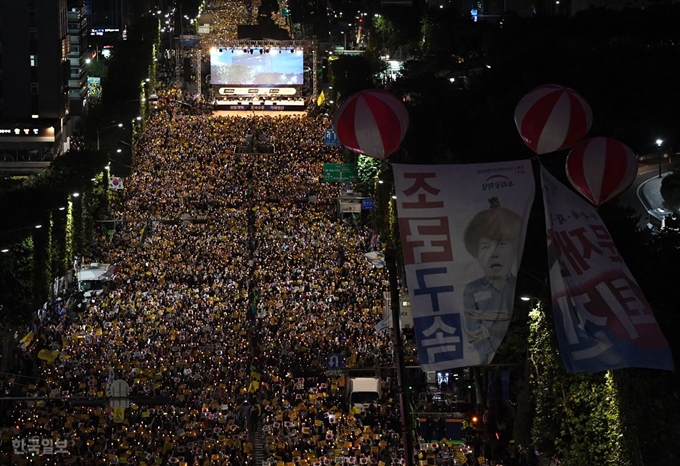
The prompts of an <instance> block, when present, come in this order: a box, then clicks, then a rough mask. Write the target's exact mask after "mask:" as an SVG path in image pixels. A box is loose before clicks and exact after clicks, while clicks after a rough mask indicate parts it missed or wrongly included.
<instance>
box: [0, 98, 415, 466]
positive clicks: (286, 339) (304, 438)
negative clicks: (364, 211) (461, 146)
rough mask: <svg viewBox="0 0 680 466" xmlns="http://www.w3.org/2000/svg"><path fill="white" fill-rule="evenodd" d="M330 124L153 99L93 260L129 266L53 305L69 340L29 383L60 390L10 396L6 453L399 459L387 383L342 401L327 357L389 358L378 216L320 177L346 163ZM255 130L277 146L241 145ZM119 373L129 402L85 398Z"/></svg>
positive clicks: (177, 459)
mask: <svg viewBox="0 0 680 466" xmlns="http://www.w3.org/2000/svg"><path fill="white" fill-rule="evenodd" d="M160 101H163V96H162V95H161V96H160ZM328 125H329V122H328V121H327V120H326V119H323V118H311V117H306V116H300V117H295V116H287V117H263V116H252V115H251V116H244V117H212V116H209V115H206V114H201V112H187V111H186V107H184V106H174V107H165V106H163V105H161V106H160V107H159V108H158V110H157V111H155V112H153V113H152V115H151V116H150V118H149V120H148V122H147V125H146V129H145V132H144V135H143V137H142V138H141V140H140V141H139V143H138V146H137V150H136V155H135V157H136V158H135V162H134V164H135V170H134V172H133V174H132V175H131V176H130V177H129V178H128V179H127V180H126V188H125V190H124V191H123V192H122V193H115V194H114V196H116V199H114V202H113V206H112V209H113V212H112V216H113V217H114V218H116V219H117V220H118V224H117V227H116V231H115V233H114V234H113V235H106V234H102V235H101V237H100V238H99V245H100V250H102V251H104V252H103V257H96V258H90V259H91V260H99V261H105V262H110V263H114V264H116V266H117V270H118V273H117V275H116V277H115V279H114V281H113V282H112V283H111V286H110V287H108V288H107V290H106V291H105V292H104V293H102V294H101V295H99V296H94V297H92V298H91V299H87V300H86V301H85V303H84V304H83V305H81V307H80V308H77V307H73V306H70V304H71V303H70V301H73V299H74V298H71V300H70V301H69V300H66V299H64V300H62V301H58V302H56V303H55V305H53V306H51V308H50V309H49V310H48V312H47V313H46V315H45V317H44V319H43V325H42V326H41V329H40V331H39V336H38V338H39V341H40V345H42V347H44V348H49V349H51V350H53V351H56V352H57V353H56V354H58V356H57V357H56V358H55V360H54V361H53V362H51V363H50V362H43V363H42V366H41V370H40V377H39V378H37V379H35V380H32V381H30V382H26V383H24V384H23V387H21V390H22V392H23V393H24V394H25V396H27V397H34V396H48V397H53V398H54V400H53V401H49V402H47V403H46V402H42V401H40V402H30V401H28V402H25V403H17V404H14V405H13V406H12V407H11V409H10V410H9V411H8V413H7V414H8V416H9V417H8V418H7V419H8V420H10V421H11V423H8V425H9V426H11V427H6V428H4V430H3V434H2V435H3V437H2V439H3V443H2V453H3V454H4V455H5V458H6V459H7V458H11V462H12V463H14V464H24V463H26V464H27V462H28V461H31V462H32V463H33V464H82V465H96V464H110V463H116V462H118V463H127V464H138V465H142V464H147V465H150V464H173V463H178V464H187V465H198V464H200V465H203V464H230V465H239V466H243V465H245V464H252V463H253V461H257V462H258V466H259V464H260V463H259V462H261V461H265V462H267V463H268V464H278V465H282V464H286V465H290V466H292V465H293V464H295V465H296V466H297V465H300V466H304V465H309V466H312V465H316V466H320V465H321V464H328V463H330V462H337V463H339V462H348V463H365V464H368V463H376V464H377V463H379V462H381V463H384V464H390V463H399V462H400V461H401V460H402V457H403V452H402V451H401V436H400V427H399V422H398V407H397V404H396V403H397V401H396V396H395V391H396V388H395V387H394V383H390V381H389V380H387V381H386V382H385V383H384V387H383V388H384V392H383V399H382V400H381V402H380V403H379V404H376V405H375V406H374V407H372V408H371V409H369V410H368V411H366V412H363V413H362V412H358V411H357V410H352V409H351V408H350V407H348V406H347V403H346V401H345V399H344V390H343V386H344V379H343V378H341V377H336V376H326V373H325V371H324V360H325V358H326V357H327V355H328V354H330V353H339V354H341V355H342V356H343V358H344V359H345V360H346V361H347V364H348V365H354V366H358V367H362V366H367V365H374V364H377V365H389V364H392V351H391V343H390V341H389V336H388V335H386V334H378V333H376V329H375V326H376V324H377V323H378V322H379V321H380V319H381V317H382V296H383V291H384V290H386V289H387V283H386V275H385V272H384V269H378V268H374V267H373V266H372V265H371V264H370V263H369V261H367V260H366V259H365V258H364V256H363V255H364V253H365V252H367V251H369V250H370V248H371V244H370V243H371V235H372V232H371V230H370V228H369V227H368V226H366V225H364V224H362V223H361V222H358V223H356V222H348V221H346V219H343V218H342V217H340V216H339V215H338V214H337V212H336V196H337V194H338V192H337V191H338V185H334V184H331V183H322V182H320V176H321V174H322V167H323V163H324V162H334V161H338V160H337V157H338V152H337V150H336V149H330V148H326V147H324V145H323V131H324V129H326V128H327V127H328ZM249 137H252V138H255V139H257V140H266V141H270V142H271V143H272V145H273V146H274V147H275V148H276V149H275V150H276V152H275V153H273V154H263V153H256V154H253V153H251V154H237V153H235V152H234V147H235V146H236V145H237V144H239V142H240V141H241V140H243V139H244V138H249ZM114 379H115V380H117V379H122V380H125V381H126V382H127V383H128V384H129V386H130V406H129V407H128V408H125V409H124V410H123V412H121V410H117V409H113V408H112V407H109V406H102V405H92V404H91V403H88V402H87V400H88V399H90V398H89V397H103V396H105V395H106V394H107V391H110V389H111V384H112V381H113V380H114ZM24 382H25V381H24ZM17 383H19V381H17ZM78 400H80V401H78ZM83 400H85V401H83ZM88 404H90V405H89V406H88ZM36 442H37V443H36ZM36 445H37V446H36ZM57 446H58V447H60V450H59V451H60V453H58V454H57V453H55V451H56V450H55V449H56V447H57Z"/></svg>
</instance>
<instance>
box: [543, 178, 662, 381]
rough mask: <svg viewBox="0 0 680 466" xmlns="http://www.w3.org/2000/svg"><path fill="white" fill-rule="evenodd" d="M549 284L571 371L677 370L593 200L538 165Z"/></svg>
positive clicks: (562, 350)
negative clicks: (567, 185)
mask: <svg viewBox="0 0 680 466" xmlns="http://www.w3.org/2000/svg"><path fill="white" fill-rule="evenodd" d="M541 184H542V186H543V188H542V189H543V201H544V202H543V203H544V206H545V218H546V232H547V240H548V261H549V267H550V290H551V294H552V305H553V311H554V315H555V326H556V329H557V339H558V343H559V347H560V352H561V353H562V359H563V360H564V365H565V366H566V368H567V370H568V371H570V372H600V371H605V370H610V369H620V368H624V367H645V368H650V369H666V370H673V358H672V356H671V352H670V349H669V347H668V342H667V341H666V339H665V338H664V336H663V333H661V329H660V328H659V325H658V324H657V322H656V319H655V318H654V314H653V313H652V310H651V307H650V306H649V303H648V302H647V300H646V299H645V297H644V295H643V294H642V291H641V290H640V287H639V286H638V284H637V282H636V281H635V279H634V278H633V275H632V274H631V273H630V270H629V269H628V267H627V266H626V264H625V263H624V262H623V259H622V258H621V256H620V255H619V251H618V250H617V249H616V246H615V245H614V242H613V241H612V238H611V236H610V235H609V231H608V230H607V227H606V226H605V225H604V223H603V222H602V219H601V218H600V216H599V215H598V213H597V211H596V210H595V208H593V207H592V206H591V205H590V204H589V203H587V202H586V201H584V200H583V199H581V198H580V197H579V196H578V195H577V194H576V193H574V192H573V191H571V190H570V189H569V188H567V187H566V186H564V185H563V184H562V183H560V182H559V181H558V180H557V179H555V178H554V177H553V176H552V175H551V174H550V173H549V172H548V171H547V170H545V168H541Z"/></svg>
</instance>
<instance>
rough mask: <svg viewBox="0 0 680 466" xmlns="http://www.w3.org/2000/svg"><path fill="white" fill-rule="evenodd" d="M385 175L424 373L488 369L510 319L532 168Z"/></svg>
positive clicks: (521, 164) (490, 166)
mask: <svg viewBox="0 0 680 466" xmlns="http://www.w3.org/2000/svg"><path fill="white" fill-rule="evenodd" d="M392 169H393V171H394V179H395V188H396V196H397V200H396V202H397V212H398V214H399V229H400V233H401V245H402V250H403V255H404V264H405V267H406V280H407V284H408V289H409V296H410V298H411V310H412V313H413V323H414V331H415V336H416V342H417V344H418V357H419V360H420V365H421V367H422V370H423V371H435V370H442V369H450V368H455V367H463V366H473V365H481V364H488V363H490V362H491V361H492V359H493V357H494V355H495V353H496V351H497V350H498V346H499V345H500V343H501V341H502V340H503V338H504V337H505V334H506V332H507V330H508V326H509V325H510V319H511V318H512V309H513V306H514V297H515V284H516V276H517V269H518V267H519V263H520V262H521V259H522V252H523V250H524V238H525V236H526V226H527V221H528V218H529V212H530V210H531V205H532V203H533V200H534V191H535V181H534V176H533V171H532V168H531V161H529V160H519V161H514V162H498V163H487V164H471V165H401V164H394V165H392Z"/></svg>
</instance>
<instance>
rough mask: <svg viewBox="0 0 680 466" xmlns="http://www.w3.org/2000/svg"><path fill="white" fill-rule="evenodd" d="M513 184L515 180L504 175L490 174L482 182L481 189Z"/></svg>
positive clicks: (493, 188) (501, 187) (490, 189)
mask: <svg viewBox="0 0 680 466" xmlns="http://www.w3.org/2000/svg"><path fill="white" fill-rule="evenodd" d="M514 185H515V182H514V181H512V180H511V179H510V178H508V177H507V176H505V175H491V176H490V177H488V178H487V179H486V180H485V181H484V182H483V183H482V191H492V190H495V189H503V188H509V187H512V186H514Z"/></svg>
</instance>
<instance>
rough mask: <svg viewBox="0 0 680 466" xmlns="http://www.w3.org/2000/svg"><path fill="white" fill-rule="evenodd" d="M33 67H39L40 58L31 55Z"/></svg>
mask: <svg viewBox="0 0 680 466" xmlns="http://www.w3.org/2000/svg"><path fill="white" fill-rule="evenodd" d="M31 66H38V56H37V55H31Z"/></svg>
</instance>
